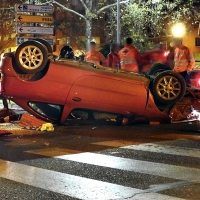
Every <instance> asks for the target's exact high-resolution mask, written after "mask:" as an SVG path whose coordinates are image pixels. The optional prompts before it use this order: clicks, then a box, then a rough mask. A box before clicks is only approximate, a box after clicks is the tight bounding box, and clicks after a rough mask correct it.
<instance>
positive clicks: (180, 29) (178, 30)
mask: <svg viewBox="0 0 200 200" xmlns="http://www.w3.org/2000/svg"><path fill="white" fill-rule="evenodd" d="M185 32H186V29H185V25H184V24H182V23H178V24H175V25H174V26H173V27H172V35H173V37H180V38H181V37H183V36H184V35H185Z"/></svg>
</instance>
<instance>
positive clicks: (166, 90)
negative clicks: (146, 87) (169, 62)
mask: <svg viewBox="0 0 200 200" xmlns="http://www.w3.org/2000/svg"><path fill="white" fill-rule="evenodd" d="M152 93H153V96H154V98H155V101H156V102H160V103H163V104H165V105H172V104H175V103H177V102H178V101H180V100H181V99H182V98H183V96H184V95H185V93H186V83H185V80H184V79H183V77H182V76H181V75H180V74H178V73H176V72H174V71H165V72H162V73H160V74H159V75H158V76H156V77H155V79H154V80H153V85H152Z"/></svg>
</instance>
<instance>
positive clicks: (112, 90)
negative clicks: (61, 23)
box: [0, 40, 200, 123]
mask: <svg viewBox="0 0 200 200" xmlns="http://www.w3.org/2000/svg"><path fill="white" fill-rule="evenodd" d="M46 45H47V44H45V43H43V42H42V41H41V40H40V41H37V40H35V41H27V42H24V43H23V44H21V45H20V46H19V47H18V48H17V50H16V52H15V53H6V54H5V55H4V57H3V59H2V62H1V65H0V68H1V79H0V80H1V94H3V95H4V96H6V97H7V98H8V99H12V101H14V102H15V103H16V104H18V105H19V106H21V107H22V108H24V109H25V110H26V111H28V112H29V113H31V114H33V115H35V116H36V117H38V118H41V119H44V120H47V121H53V122H59V123H65V122H66V121H67V119H68V117H69V116H70V113H72V112H73V111H74V110H77V109H84V110H92V111H94V110H96V111H102V112H106V113H113V114H116V115H117V116H119V118H118V119H119V120H121V119H123V118H124V117H126V118H131V119H133V118H137V117H142V118H144V119H148V120H149V121H162V122H163V121H166V120H169V119H170V118H172V120H180V116H181V118H187V115H188V114H189V113H190V112H191V111H189V112H188V108H190V107H191V106H193V107H194V108H195V109H197V110H200V107H199V100H198V98H199V90H192V89H187V88H186V84H185V81H184V79H183V78H182V76H180V75H179V74H178V73H176V72H173V71H170V70H168V71H165V70H166V68H167V67H163V69H162V70H161V69H159V73H157V72H156V70H158V65H154V66H152V67H151V69H150V72H153V73H149V72H148V73H147V74H140V73H133V72H128V71H123V70H116V69H111V68H108V67H103V66H96V65H94V64H90V63H85V62H79V61H75V60H69V59H60V60H55V59H54V58H53V57H52V55H51V52H49V51H48V49H49V48H47V46H46ZM163 66H164V65H163ZM155 69H156V70H155ZM155 72H156V73H155Z"/></svg>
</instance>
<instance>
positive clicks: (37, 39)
mask: <svg viewBox="0 0 200 200" xmlns="http://www.w3.org/2000/svg"><path fill="white" fill-rule="evenodd" d="M32 40H34V41H37V42H40V43H41V44H43V45H44V46H45V47H46V48H47V50H48V53H49V54H53V50H52V48H51V45H50V44H49V43H48V42H47V41H46V40H43V39H41V38H33V39H32Z"/></svg>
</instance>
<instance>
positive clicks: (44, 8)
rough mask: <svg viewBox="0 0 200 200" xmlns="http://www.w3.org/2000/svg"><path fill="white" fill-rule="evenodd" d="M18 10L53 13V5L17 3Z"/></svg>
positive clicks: (16, 8)
mask: <svg viewBox="0 0 200 200" xmlns="http://www.w3.org/2000/svg"><path fill="white" fill-rule="evenodd" d="M15 11H16V12H38V13H53V6H48V5H31V4H16V5H15Z"/></svg>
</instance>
